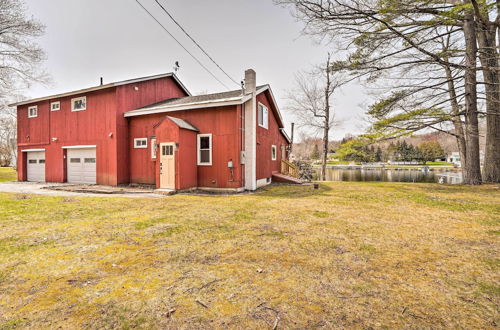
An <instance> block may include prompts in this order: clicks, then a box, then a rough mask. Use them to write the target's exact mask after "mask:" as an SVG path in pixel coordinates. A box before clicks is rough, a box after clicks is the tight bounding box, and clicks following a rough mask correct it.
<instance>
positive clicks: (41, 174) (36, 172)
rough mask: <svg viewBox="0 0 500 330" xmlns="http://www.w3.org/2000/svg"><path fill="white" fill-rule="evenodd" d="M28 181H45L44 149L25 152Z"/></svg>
mask: <svg viewBox="0 0 500 330" xmlns="http://www.w3.org/2000/svg"><path fill="white" fill-rule="evenodd" d="M27 162H28V167H27V172H28V181H34V182H45V151H30V152H27Z"/></svg>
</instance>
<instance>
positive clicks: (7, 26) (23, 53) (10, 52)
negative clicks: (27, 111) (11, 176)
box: [0, 0, 48, 166]
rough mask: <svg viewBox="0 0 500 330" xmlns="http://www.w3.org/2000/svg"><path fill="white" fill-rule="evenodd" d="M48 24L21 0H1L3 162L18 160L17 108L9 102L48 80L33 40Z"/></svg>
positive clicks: (0, 160) (0, 124)
mask: <svg viewBox="0 0 500 330" xmlns="http://www.w3.org/2000/svg"><path fill="white" fill-rule="evenodd" d="M44 29H45V27H44V26H43V25H42V24H41V23H40V22H38V21H37V20H35V19H34V18H32V17H28V16H27V15H26V12H25V6H24V3H23V2H22V1H21V0H0V166H11V165H13V164H15V163H16V156H17V152H16V132H17V128H16V115H17V113H16V110H15V109H14V108H10V107H9V106H8V105H7V104H9V103H11V102H13V101H19V100H21V99H23V97H22V96H20V95H19V94H18V91H19V90H22V89H24V88H27V87H29V86H30V84H31V83H33V82H42V83H45V82H47V81H48V77H47V75H46V74H45V73H44V72H43V71H42V70H40V64H41V62H42V61H43V60H44V59H45V54H44V52H43V50H42V49H41V48H40V47H39V46H38V45H37V44H36V43H35V42H34V41H33V40H34V39H35V38H37V37H39V36H41V35H42V34H43V32H44Z"/></svg>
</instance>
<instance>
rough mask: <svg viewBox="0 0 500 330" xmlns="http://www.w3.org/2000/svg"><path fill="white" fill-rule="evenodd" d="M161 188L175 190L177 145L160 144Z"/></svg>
mask: <svg viewBox="0 0 500 330" xmlns="http://www.w3.org/2000/svg"><path fill="white" fill-rule="evenodd" d="M160 188H166V189H175V143H160Z"/></svg>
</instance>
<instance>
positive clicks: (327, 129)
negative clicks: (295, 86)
mask: <svg viewBox="0 0 500 330" xmlns="http://www.w3.org/2000/svg"><path fill="white" fill-rule="evenodd" d="M330 88H331V81H330V55H328V61H327V63H326V86H325V124H324V127H323V157H322V162H321V180H322V181H326V162H327V160H328V139H329V136H330Z"/></svg>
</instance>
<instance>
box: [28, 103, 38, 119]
mask: <svg viewBox="0 0 500 330" xmlns="http://www.w3.org/2000/svg"><path fill="white" fill-rule="evenodd" d="M35 117H38V106H36V105H35V106H32V107H29V108H28V118H35Z"/></svg>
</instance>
